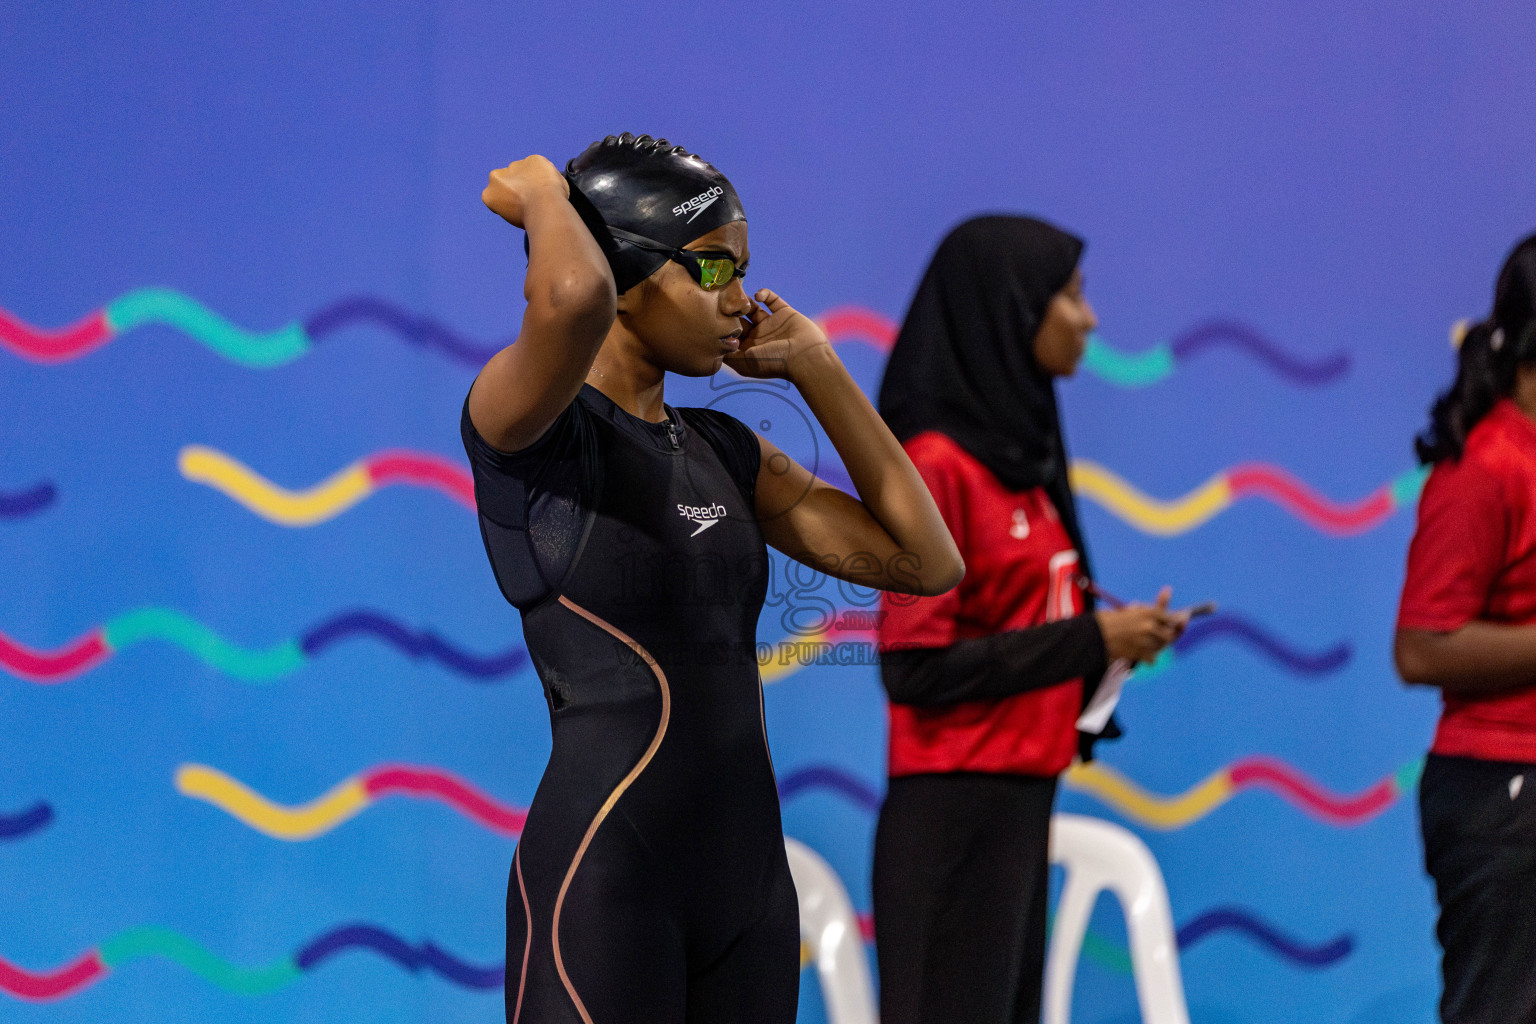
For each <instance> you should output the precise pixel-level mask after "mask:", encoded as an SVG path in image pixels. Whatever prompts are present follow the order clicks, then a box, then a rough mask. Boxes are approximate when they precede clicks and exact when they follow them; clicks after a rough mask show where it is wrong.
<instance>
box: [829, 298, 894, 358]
mask: <svg viewBox="0 0 1536 1024" xmlns="http://www.w3.org/2000/svg"><path fill="white" fill-rule="evenodd" d="M817 320H819V321H820V322H821V329H822V330H824V331H826V332H827V337H829V338H831V339H832V340H833V341H850V340H853V339H854V338H862V339H864V340H865V341H867V342H869V343H870V344H871V345H873V346H874V347H875V348H877V349H879V350H880V351H881V352H889V351H890V350H891V346H892V345H894V344H896V330H897V328H896V323H895V321H893V320H890V319H887V318H886V317H884V316H881V315H880V314H879V313H876V312H875V311H874V310H872V309H863V308H862V307H859V306H838V307H837V308H835V309H829V310H827V311H826V312H825V313H823V314H821V316H819V317H817ZM849 335H851V336H852V337H848V336H849Z"/></svg>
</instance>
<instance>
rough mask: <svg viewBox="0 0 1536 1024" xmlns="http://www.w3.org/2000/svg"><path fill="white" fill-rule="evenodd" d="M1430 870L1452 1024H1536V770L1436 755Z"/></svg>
mask: <svg viewBox="0 0 1536 1024" xmlns="http://www.w3.org/2000/svg"><path fill="white" fill-rule="evenodd" d="M1419 820H1420V823H1421V825H1422V827H1423V830H1424V865H1425V867H1426V868H1427V869H1428V871H1429V874H1430V877H1432V878H1433V879H1434V880H1435V891H1436V893H1437V894H1438V896H1439V899H1440V921H1439V924H1438V925H1436V928H1435V933H1436V934H1437V935H1438V936H1439V938H1440V947H1441V949H1443V950H1444V951H1445V955H1444V957H1443V958H1442V960H1441V974H1442V975H1443V976H1444V979H1445V990H1444V992H1443V994H1442V995H1441V997H1440V1019H1441V1020H1442V1021H1444V1022H1445V1024H1536V764H1521V763H1516V762H1510V761H1478V760H1473V759H1471V758H1465V757H1441V756H1439V755H1437V754H1431V755H1429V759H1428V761H1427V762H1426V763H1425V766H1424V778H1423V780H1422V781H1421V782H1420V783H1419Z"/></svg>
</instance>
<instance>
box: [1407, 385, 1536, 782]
mask: <svg viewBox="0 0 1536 1024" xmlns="http://www.w3.org/2000/svg"><path fill="white" fill-rule="evenodd" d="M1472 621H1483V622H1498V623H1505V624H1508V625H1516V626H1527V625H1532V624H1536V423H1532V422H1531V420H1530V419H1529V418H1527V417H1526V416H1525V414H1524V413H1522V412H1521V411H1520V409H1519V407H1518V406H1516V405H1515V403H1514V402H1512V401H1510V400H1509V399H1507V398H1506V399H1504V400H1503V401H1501V402H1499V403H1498V404H1497V405H1495V406H1494V407H1493V410H1492V411H1491V412H1489V413H1488V415H1487V416H1485V417H1484V418H1483V419H1482V421H1481V422H1479V423H1478V424H1477V426H1476V427H1474V428H1472V432H1471V434H1469V435H1468V437H1467V445H1466V450H1465V452H1463V454H1462V456H1461V459H1460V461H1456V462H1453V461H1451V460H1449V459H1447V460H1445V461H1443V462H1440V463H1437V464H1436V465H1435V468H1434V471H1433V472H1431V473H1430V474H1429V480H1428V481H1427V482H1426V483H1425V485H1424V495H1423V497H1422V498H1421V499H1420V500H1419V528H1418V531H1417V532H1416V533H1415V534H1414V535H1413V544H1412V545H1411V546H1410V547H1409V549H1408V578H1407V581H1406V582H1405V583H1404V584H1403V600H1402V604H1401V606H1400V607H1399V609H1398V613H1397V628H1399V629H1426V630H1433V631H1435V632H1440V633H1449V632H1453V631H1455V630H1457V629H1460V628H1461V627H1462V626H1465V625H1466V624H1467V623H1469V622H1472ZM1444 700H1445V707H1444V711H1443V712H1442V713H1441V715H1440V727H1439V729H1437V730H1436V732H1435V742H1434V745H1433V746H1432V747H1431V748H1430V749H1431V750H1433V751H1434V752H1435V753H1437V754H1448V755H1453V756H1457V757H1476V758H1481V759H1483V760H1486V761H1536V686H1532V687H1525V688H1522V689H1519V690H1513V691H1507V692H1504V693H1500V694H1497V695H1495V696H1489V697H1477V698H1468V697H1456V696H1451V695H1450V694H1446V695H1445V698H1444Z"/></svg>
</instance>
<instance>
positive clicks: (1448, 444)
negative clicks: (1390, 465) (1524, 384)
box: [1413, 235, 1536, 465]
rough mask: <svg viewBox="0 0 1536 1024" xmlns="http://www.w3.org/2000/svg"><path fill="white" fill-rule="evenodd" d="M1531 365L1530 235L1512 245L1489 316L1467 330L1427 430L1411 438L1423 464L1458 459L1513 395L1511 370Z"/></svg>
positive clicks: (1535, 279) (1533, 278) (1535, 340)
mask: <svg viewBox="0 0 1536 1024" xmlns="http://www.w3.org/2000/svg"><path fill="white" fill-rule="evenodd" d="M1533 363H1536V235H1531V236H1529V237H1527V238H1526V239H1524V240H1523V241H1521V242H1520V244H1519V245H1517V246H1515V249H1514V251H1513V252H1511V253H1510V254H1509V258H1508V259H1507V260H1505V261H1504V269H1503V270H1501V271H1499V281H1498V284H1497V285H1496V286H1495V287H1494V294H1493V312H1492V313H1490V314H1489V315H1488V318H1487V319H1485V320H1482V321H1480V322H1479V323H1476V324H1473V325H1472V326H1471V327H1469V328H1468V329H1467V332H1466V334H1465V335H1464V336H1463V338H1462V341H1461V349H1460V353H1459V355H1458V357H1457V364H1456V380H1455V381H1454V382H1453V383H1452V384H1451V386H1450V388H1449V389H1448V390H1446V391H1445V392H1444V393H1443V394H1442V395H1441V396H1440V397H1439V398H1438V399H1436V400H1435V404H1434V407H1433V408H1432V409H1431V410H1430V413H1429V426H1428V427H1427V428H1426V429H1425V430H1424V432H1423V433H1422V434H1420V435H1419V436H1418V437H1416V438H1414V442H1413V447H1414V451H1415V452H1417V453H1418V456H1419V461H1420V462H1422V463H1424V464H1425V465H1430V464H1432V463H1436V462H1440V461H1441V460H1443V459H1453V460H1454V459H1459V458H1461V453H1462V449H1464V448H1465V447H1466V444H1467V435H1468V434H1470V433H1471V432H1472V428H1473V427H1475V426H1477V424H1478V421H1479V420H1481V419H1482V418H1483V417H1484V416H1486V415H1488V411H1489V410H1490V409H1492V408H1493V407H1494V405H1495V404H1496V403H1497V402H1498V401H1499V399H1501V398H1503V397H1505V396H1507V395H1508V394H1509V393H1510V392H1511V391H1513V390H1514V386H1515V371H1516V370H1517V369H1518V368H1519V367H1521V366H1524V365H1530V364H1533Z"/></svg>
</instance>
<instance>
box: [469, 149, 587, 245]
mask: <svg viewBox="0 0 1536 1024" xmlns="http://www.w3.org/2000/svg"><path fill="white" fill-rule="evenodd" d="M544 196H551V197H559V199H560V200H561V201H562V202H564V201H567V200H569V199H570V196H571V186H570V183H569V182H567V181H566V180H565V175H563V174H561V173H560V170H559V168H557V167H556V166H555V165H554V164H552V163H550V162H549V161H548V160H546V159H545V158H544V157H542V156H539V155H538V154H537V153H535V154H533V155H532V156H525V157H523V158H522V159H521V160H517V161H514V162H513V163H510V164H508V165H507V166H505V167H502V168H499V169H497V170H494V171H492V172H491V181H490V184H488V185H486V186H485V191H484V192H481V193H480V201H481V202H483V203H484V204H485V205H486V206H488V207H490V209H491V211H492V212H493V213H497V214H500V215H501V217H502V218H503V219H504V220H506V222H507V223H509V224H511V225H512V226H513V227H517V228H526V227H527V226H528V207H529V206H530V205H532V204H533V203H535V202H537V201H538V200H539V199H540V198H541V197H544Z"/></svg>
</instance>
